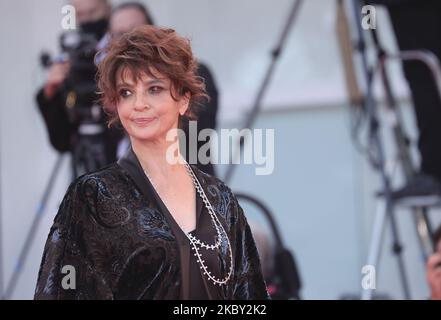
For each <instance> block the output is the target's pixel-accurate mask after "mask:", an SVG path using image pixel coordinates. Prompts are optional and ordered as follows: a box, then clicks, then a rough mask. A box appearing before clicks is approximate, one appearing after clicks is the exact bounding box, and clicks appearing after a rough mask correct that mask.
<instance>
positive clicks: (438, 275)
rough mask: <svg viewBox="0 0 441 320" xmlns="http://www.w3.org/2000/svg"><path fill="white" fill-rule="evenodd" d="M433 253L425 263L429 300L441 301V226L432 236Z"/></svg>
mask: <svg viewBox="0 0 441 320" xmlns="http://www.w3.org/2000/svg"><path fill="white" fill-rule="evenodd" d="M434 243H435V253H434V254H432V255H431V256H430V258H429V260H428V261H427V268H426V273H427V282H428V283H429V286H430V298H431V299H432V300H441V225H440V226H439V227H438V229H437V231H436V232H435V235H434Z"/></svg>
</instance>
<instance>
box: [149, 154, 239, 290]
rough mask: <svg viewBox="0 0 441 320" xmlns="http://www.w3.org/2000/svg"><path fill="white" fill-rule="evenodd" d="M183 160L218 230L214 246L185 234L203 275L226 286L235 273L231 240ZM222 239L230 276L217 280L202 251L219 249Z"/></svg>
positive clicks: (185, 162) (214, 282) (196, 179)
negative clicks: (224, 240) (225, 249)
mask: <svg viewBox="0 0 441 320" xmlns="http://www.w3.org/2000/svg"><path fill="white" fill-rule="evenodd" d="M181 159H182V160H183V162H184V165H185V168H186V169H187V172H188V174H189V175H190V177H191V180H192V181H193V185H194V187H195V189H196V191H197V192H198V194H199V196H200V197H201V199H202V201H203V202H204V205H205V208H207V211H208V213H209V215H210V218H211V222H212V224H213V226H214V228H215V229H216V237H215V242H214V244H209V243H206V242H204V241H202V240H200V239H198V238H196V237H195V236H194V235H192V234H191V233H185V235H186V236H187V238H188V239H189V240H190V243H191V245H192V250H193V251H194V256H195V257H196V259H197V262H198V264H199V267H200V269H202V270H203V271H204V273H203V274H204V275H206V276H207V277H208V279H209V280H210V281H211V282H213V284H214V285H219V286H220V285H223V284H226V283H227V282H228V280H230V278H231V275H232V273H233V253H232V250H231V244H230V240H229V239H228V235H227V233H226V231H225V229H224V227H223V226H222V224H221V223H220V221H219V219H218V218H217V216H216V214H215V213H214V210H213V207H212V205H211V203H210V201H209V200H208V198H207V195H206V194H205V191H204V189H203V188H202V186H201V184H200V182H199V180H198V178H197V177H196V175H195V174H194V172H193V170H192V169H191V167H190V165H189V164H188V163H187V161H185V159H183V158H181ZM144 173H145V175H146V176H147V178H148V179H149V180H150V182H151V183H152V185H153V187H154V188H155V189H156V190H158V188H157V187H156V186H155V184H154V182H153V179H152V178H151V177H150V176H149V174H148V173H147V171H146V170H144ZM158 195H159V193H158ZM159 196H160V195H159ZM164 205H165V203H164ZM169 211H170V210H169ZM222 238H224V239H226V241H227V243H228V251H229V256H230V267H229V270H228V274H227V275H226V276H225V277H224V278H222V279H220V278H217V277H216V276H214V275H213V274H212V272H210V271H208V268H207V265H206V264H205V260H204V259H203V258H202V254H201V249H206V250H215V249H217V248H219V247H220V246H221V244H222Z"/></svg>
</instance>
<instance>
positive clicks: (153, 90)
mask: <svg viewBox="0 0 441 320" xmlns="http://www.w3.org/2000/svg"><path fill="white" fill-rule="evenodd" d="M162 90H164V88H162V87H159V86H153V87H150V88H149V93H150V94H160V93H161V92H162Z"/></svg>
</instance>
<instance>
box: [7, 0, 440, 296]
mask: <svg viewBox="0 0 441 320" xmlns="http://www.w3.org/2000/svg"><path fill="white" fill-rule="evenodd" d="M123 2H124V1H111V4H112V5H114V6H115V5H118V4H120V3H123ZM140 2H141V3H143V4H144V5H146V6H147V8H148V10H149V12H150V14H151V15H152V16H153V18H154V20H155V24H156V25H160V26H168V27H172V28H174V29H175V30H176V31H177V32H178V33H179V34H181V35H184V36H186V37H189V38H190V39H191V41H192V46H193V49H194V53H195V55H196V56H197V57H198V59H200V60H201V61H203V62H204V63H205V64H206V65H207V66H209V68H210V70H211V72H212V75H213V78H214V81H215V83H216V86H217V89H218V93H219V106H218V114H217V129H218V130H219V129H221V128H241V127H242V126H243V123H244V121H245V119H246V117H247V115H248V114H249V111H250V110H251V108H252V105H253V101H254V99H255V96H256V94H257V93H258V89H259V86H260V84H261V83H262V81H263V77H264V75H265V72H266V70H267V68H268V65H269V63H270V60H271V50H272V49H273V48H274V46H275V45H276V44H277V41H278V39H279V37H280V34H281V32H282V29H283V26H284V25H285V23H286V20H287V19H288V14H289V12H290V10H291V9H292V6H293V3H294V1H291V0H278V1H276V2H274V1H269V0H241V1H233V0H223V1H202V0H186V1H178V0H146V1H140ZM66 3H67V2H65V1H60V0H46V1H31V0H19V1H12V0H4V1H1V2H0V12H1V13H0V15H1V19H0V34H1V43H2V50H1V52H2V54H1V57H2V58H1V59H0V63H1V66H0V70H3V76H2V77H1V80H0V210H1V216H0V218H1V230H0V231H1V239H2V241H1V242H2V243H1V245H2V248H1V254H2V261H1V263H2V278H3V279H2V287H3V290H5V288H6V286H7V283H8V281H9V280H10V278H11V276H12V274H13V272H14V270H15V269H16V268H17V266H16V263H17V260H18V259H19V254H20V250H21V249H22V246H23V244H24V241H25V238H26V235H27V234H28V232H29V229H30V227H31V224H32V221H33V219H34V216H35V214H36V211H37V210H38V206H39V204H40V202H41V197H42V195H43V193H44V188H45V186H46V184H47V181H48V179H49V176H50V174H51V171H52V168H53V166H54V164H55V162H56V160H57V156H58V152H57V151H55V150H54V149H53V148H52V146H51V144H50V142H49V140H48V135H47V131H46V127H45V123H44V121H43V119H42V117H41V115H40V113H39V110H38V107H37V104H36V100H35V95H36V93H37V91H38V90H39V89H40V88H41V87H42V86H43V84H44V82H45V80H46V71H45V69H44V68H42V67H41V64H40V55H41V53H42V52H43V51H48V52H50V53H51V54H52V55H53V56H56V55H57V54H59V53H60V48H59V40H58V38H59V36H60V34H61V33H63V32H64V30H63V29H62V27H61V20H62V17H63V14H62V11H61V10H62V7H63V6H64V5H66ZM336 4H337V1H331V0H309V1H304V2H303V3H302V5H301V7H300V8H299V11H298V14H297V15H296V17H295V21H294V23H293V25H292V26H291V28H290V33H289V36H288V37H287V39H286V43H285V47H284V50H283V52H282V54H281V56H280V59H279V61H278V63H277V66H276V68H275V70H274V74H273V77H272V81H271V83H270V85H269V87H268V90H267V91H266V94H265V96H264V99H263V101H262V110H261V112H259V113H258V115H257V118H256V122H255V123H254V127H255V128H263V129H274V132H275V154H274V172H273V173H272V174H270V175H266V176H265V175H264V176H258V175H255V171H254V166H251V165H238V166H237V168H236V171H235V172H234V175H233V176H232V178H231V181H230V182H229V185H230V187H231V188H232V189H233V190H234V191H238V192H242V193H246V194H249V195H252V196H253V197H256V198H258V199H259V200H260V201H262V202H263V203H265V205H266V206H267V207H268V208H269V209H270V211H271V213H272V215H273V218H274V220H275V222H276V224H277V226H278V227H279V232H280V235H281V237H282V239H283V241H284V243H285V245H286V247H287V248H288V249H289V250H290V251H291V252H292V253H293V255H294V256H295V260H296V263H297V268H298V272H299V275H300V278H301V282H302V288H301V297H302V298H303V299H341V298H351V297H353V298H357V297H358V296H359V295H360V292H361V291H362V287H361V281H362V277H363V274H362V272H361V269H362V267H363V265H365V264H366V263H367V256H368V249H369V241H370V239H371V232H372V226H373V219H374V216H375V212H376V208H377V206H378V205H379V200H378V199H377V198H376V196H375V193H376V192H377V191H380V190H382V188H383V185H382V181H381V179H380V176H379V173H378V171H376V170H374V169H373V168H372V166H371V165H370V163H369V161H368V159H367V157H366V155H365V154H363V153H361V152H359V151H358V150H357V148H356V146H355V145H354V141H353V139H352V138H351V129H352V128H353V115H351V114H352V112H353V111H351V110H353V108H355V107H354V106H353V105H352V104H353V103H352V102H351V101H350V99H349V95H348V93H347V87H346V83H345V73H344V65H343V60H342V55H341V50H340V48H339V40H338V32H337V30H336V22H337V14H336ZM348 12H349V14H352V11H348ZM376 14H377V15H376V20H377V21H376V24H377V26H376V28H377V29H376V30H377V33H378V35H379V37H380V39H381V42H382V44H383V45H384V47H385V48H386V49H387V50H388V51H389V52H397V51H398V48H397V43H396V39H395V36H394V33H393V29H392V26H391V22H390V18H389V15H388V13H387V11H386V9H385V8H384V7H382V6H376ZM351 30H352V31H354V33H355V31H356V30H355V28H353V29H351ZM366 32H367V31H366ZM437 32H438V33H439V30H438V31H437ZM388 72H389V76H390V80H391V84H392V89H393V92H394V96H395V97H396V99H397V101H398V102H399V108H400V110H402V113H403V119H404V124H405V128H406V130H407V133H408V135H409V137H410V140H411V143H412V145H411V150H412V156H413V159H414V161H415V164H418V163H419V161H420V159H419V153H418V150H417V146H416V139H417V137H418V130H417V125H416V121H415V115H414V112H413V107H412V100H411V98H410V93H409V88H408V85H407V82H406V80H405V78H404V76H403V72H402V69H401V65H400V63H399V62H397V61H394V62H391V63H390V64H389V65H388ZM374 89H375V90H374V91H375V99H376V101H377V102H378V108H379V112H378V115H379V120H380V128H381V132H380V133H381V134H380V135H381V138H382V141H383V142H384V148H385V156H386V160H387V162H390V161H391V160H392V159H393V158H394V156H395V155H396V146H395V143H394V140H393V137H392V130H391V126H390V121H389V118H388V115H389V113H388V111H387V110H386V108H385V96H384V92H383V90H382V87H381V85H380V83H379V82H378V81H377V83H376V84H375V85H374ZM440 120H441V119H440ZM361 136H362V137H363V134H361ZM361 139H362V141H364V142H366V141H367V139H365V138H361ZM68 157H69V156H68V155H67V153H66V154H65V156H64V160H63V162H62V167H61V171H60V173H59V174H58V176H57V178H56V179H55V184H54V187H53V191H52V193H51V194H50V197H49V199H48V202H47V206H46V208H45V210H44V212H43V213H42V214H43V215H42V220H41V222H40V223H39V225H38V227H37V229H36V233H35V237H34V238H33V239H32V244H31V247H30V248H29V252H28V254H27V256H26V260H25V263H24V264H23V265H21V266H19V268H20V276H19V278H18V280H17V283H16V288H15V290H14V292H13V294H12V296H11V297H9V298H10V299H32V298H33V294H34V290H35V284H36V280H37V273H38V269H39V265H40V262H41V257H42V252H43V248H44V244H45V241H46V237H47V235H48V232H49V228H50V226H51V225H52V221H53V218H54V216H55V214H56V212H57V209H58V205H59V204H60V202H61V200H62V197H63V195H64V193H65V191H66V188H67V186H68V184H69V183H70V181H71V173H70V170H71V168H70V165H69V160H68ZM215 169H216V172H217V174H218V176H219V177H220V178H222V177H223V176H224V174H225V172H226V170H227V167H226V166H225V165H216V166H215ZM403 183H404V176H403V173H402V172H401V171H400V170H397V174H396V175H395V176H394V177H393V179H392V186H393V187H394V188H398V187H400V186H402V184H403ZM243 207H244V210H245V212H246V214H247V216H248V219H250V220H252V221H256V222H258V223H259V224H260V225H261V226H263V228H264V229H265V230H269V229H268V226H267V221H266V220H265V219H264V218H263V216H262V214H261V213H260V212H259V211H258V210H257V209H256V208H255V207H254V206H252V205H250V204H249V203H245V202H244V203H243ZM394 215H395V217H396V221H397V226H398V230H399V233H400V237H401V240H402V245H403V248H404V250H403V259H404V264H405V266H406V275H407V278H408V281H409V287H410V293H411V298H412V299H426V298H428V297H429V295H430V291H429V287H428V285H427V283H426V270H425V257H424V255H423V254H422V252H421V248H420V246H419V241H418V235H417V228H416V224H415V220H414V217H413V212H412V210H409V209H406V208H404V209H400V208H396V210H395V211H394ZM429 218H430V220H431V221H432V225H433V226H437V225H438V224H439V223H440V222H441V214H440V211H439V209H436V208H435V209H433V210H430V212H429ZM267 232H268V233H269V234H271V232H269V231H267ZM391 246H392V239H391V232H390V228H389V227H388V226H386V229H385V237H384V239H383V241H382V253H381V259H380V265H379V266H378V268H377V279H376V280H377V281H376V285H377V288H376V294H378V295H380V296H383V297H386V298H391V299H402V298H404V295H403V290H402V287H401V283H400V277H399V272H398V268H397V263H396V260H395V258H394V256H393V254H392V250H391Z"/></svg>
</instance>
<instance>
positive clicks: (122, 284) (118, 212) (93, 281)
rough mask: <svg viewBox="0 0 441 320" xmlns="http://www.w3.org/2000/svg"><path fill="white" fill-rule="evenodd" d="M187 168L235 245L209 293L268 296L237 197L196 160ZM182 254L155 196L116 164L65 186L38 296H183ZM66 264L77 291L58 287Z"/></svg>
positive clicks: (222, 256)
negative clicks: (224, 279)
mask: <svg viewBox="0 0 441 320" xmlns="http://www.w3.org/2000/svg"><path fill="white" fill-rule="evenodd" d="M138 169H139V170H140V168H138ZM138 169H137V170H138ZM192 169H193V171H194V172H195V174H196V175H197V177H198V179H199V181H200V183H201V185H202V187H203V189H204V190H205V193H206V195H207V197H208V199H209V201H210V203H211V204H212V206H213V209H214V211H215V213H216V215H217V217H218V219H219V220H220V221H221V223H222V225H223V226H224V229H225V231H226V232H227V234H228V238H229V240H230V243H231V246H232V250H233V267H234V269H233V275H232V277H231V278H230V280H229V281H228V283H227V284H226V285H223V286H221V287H218V289H217V290H215V291H212V293H211V296H212V297H213V299H269V296H268V293H267V290H266V286H265V282H264V280H263V276H262V272H261V265H260V261H259V256H258V253H257V249H256V245H255V242H254V239H253V237H252V234H251V230H250V227H249V225H248V223H247V220H246V217H245V215H244V213H243V210H242V208H241V207H240V205H239V204H238V201H237V199H236V198H235V196H234V195H233V193H232V192H231V190H230V189H229V188H228V187H227V186H226V185H225V184H224V183H223V182H221V181H220V180H219V179H217V178H215V177H213V176H210V175H208V174H205V173H204V172H202V171H200V170H198V169H197V167H196V166H192ZM139 174H142V171H140V172H139ZM202 207H203V208H202V210H204V211H205V212H204V214H207V215H208V213H207V212H206V208H205V207H204V206H202ZM227 247H228V245H227V241H225V240H223V242H222V245H221V247H220V248H218V249H217V252H216V254H217V256H218V258H219V260H218V261H219V263H218V266H217V268H218V269H219V270H220V272H221V273H222V274H225V272H227V271H228V267H229V264H230V261H229V260H230V257H229V254H228V249H227ZM183 252H186V251H182V250H181V249H180V246H179V243H178V241H177V237H176V235H175V234H174V233H173V229H172V228H171V226H170V223H169V221H167V219H166V217H165V216H164V214H163V213H162V212H161V209H160V207H159V206H158V203H157V201H155V198H154V197H152V196H151V195H150V194H145V192H143V191H142V190H141V189H140V188H139V186H138V185H137V183H136V182H135V181H134V180H133V179H132V176H131V175H130V174H129V173H128V172H127V170H125V169H124V168H123V167H122V166H121V165H120V164H118V163H114V164H111V165H110V166H108V167H105V168H103V169H101V170H99V171H97V172H94V173H91V174H86V175H83V176H82V177H80V178H78V179H76V180H75V181H74V182H73V183H72V184H71V185H70V186H69V188H68V190H67V192H66V195H65V197H64V199H63V201H62V203H61V205H60V208H59V211H58V213H57V215H56V217H55V219H54V224H53V226H52V228H51V230H50V232H49V236H48V239H47V241H46V246H45V249H44V253H43V258H42V262H41V267H40V271H39V274H38V281H37V287H36V290H35V299H180V298H182V295H181V293H182V290H183V289H184V288H183V287H182V286H183V281H182V278H183V277H182V270H181V269H182V268H181V266H182V263H183V261H188V260H185V259H184V257H183ZM188 252H189V249H188ZM185 254H186V253H185ZM64 266H72V267H73V268H74V270H75V288H74V289H72V288H70V287H67V288H63V284H65V282H66V278H65V280H64V282H63V277H66V276H67V275H68V273H66V271H65V270H63V267H64ZM63 272H64V273H63ZM203 278H204V277H203ZM204 281H205V278H204ZM184 285H185V286H188V284H184Z"/></svg>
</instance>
